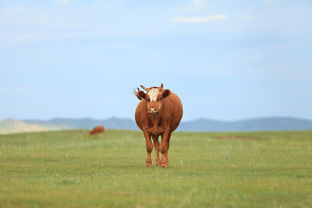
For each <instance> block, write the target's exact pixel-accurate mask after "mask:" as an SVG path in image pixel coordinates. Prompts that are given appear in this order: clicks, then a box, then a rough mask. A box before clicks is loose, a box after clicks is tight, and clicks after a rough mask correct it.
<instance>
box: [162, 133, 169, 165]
mask: <svg viewBox="0 0 312 208" xmlns="http://www.w3.org/2000/svg"><path fill="white" fill-rule="evenodd" d="M170 136H171V133H170V132H165V133H164V134H163V135H162V138H161V144H160V151H161V156H162V157H161V165H160V166H161V167H163V168H167V167H168V166H169V159H168V151H169V142H170Z"/></svg>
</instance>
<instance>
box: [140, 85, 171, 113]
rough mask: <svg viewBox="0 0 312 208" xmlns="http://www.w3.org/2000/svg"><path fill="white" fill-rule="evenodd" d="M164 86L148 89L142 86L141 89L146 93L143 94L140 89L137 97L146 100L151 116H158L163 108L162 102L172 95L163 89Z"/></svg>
mask: <svg viewBox="0 0 312 208" xmlns="http://www.w3.org/2000/svg"><path fill="white" fill-rule="evenodd" d="M163 87H164V86H163V84H161V85H160V87H150V88H146V87H144V86H143V85H141V88H142V89H143V90H145V91H146V93H145V92H143V91H142V90H140V89H139V88H137V89H138V91H137V92H135V95H136V96H137V98H139V99H140V100H142V99H145V100H146V104H147V110H148V113H150V114H158V113H159V112H160V110H161V107H162V100H163V99H164V98H166V97H168V96H169V95H170V90H168V89H163Z"/></svg>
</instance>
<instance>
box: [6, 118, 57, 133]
mask: <svg viewBox="0 0 312 208" xmlns="http://www.w3.org/2000/svg"><path fill="white" fill-rule="evenodd" d="M52 129H53V128H52V127H51V128H48V127H43V126H37V125H33V124H28V123H25V122H22V121H17V120H13V119H5V120H2V121H0V134H8V133H17V132H35V131H47V130H52Z"/></svg>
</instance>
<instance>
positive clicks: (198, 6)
mask: <svg viewBox="0 0 312 208" xmlns="http://www.w3.org/2000/svg"><path fill="white" fill-rule="evenodd" d="M207 7H208V5H207V3H206V2H205V0H192V3H191V4H189V5H188V6H186V7H183V8H178V9H176V11H177V12H184V13H190V12H199V11H202V10H205V9H206V8H207Z"/></svg>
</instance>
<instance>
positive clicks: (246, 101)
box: [0, 0, 312, 120]
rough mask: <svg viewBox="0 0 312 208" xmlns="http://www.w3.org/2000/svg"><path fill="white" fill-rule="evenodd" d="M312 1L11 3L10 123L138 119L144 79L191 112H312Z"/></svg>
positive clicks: (238, 115)
mask: <svg viewBox="0 0 312 208" xmlns="http://www.w3.org/2000/svg"><path fill="white" fill-rule="evenodd" d="M311 20H312V1H309V0H298V1H292V0H252V1H247V0H237V1H222V0H221V1H216V0H180V1H134V0H92V1H91V0H88V1H87V0H50V1H35V0H28V1H22V0H10V1H9V0H8V1H5V0H2V1H0V28H1V29H0V75H1V76H0V97H1V98H0V99H1V100H0V119H4V118H15V119H50V118H54V117H70V118H81V117H91V118H99V119H102V118H109V117H112V116H117V117H123V118H133V114H134V110H135V107H136V105H137V103H138V100H137V99H136V98H135V96H134V95H133V94H132V90H133V88H136V87H138V86H139V85H140V84H143V85H145V86H147V87H148V86H155V85H160V83H164V86H165V88H169V89H171V90H172V91H173V92H176V93H177V94H178V95H179V96H180V97H181V99H182V101H183V105H184V118H183V119H184V120H192V119H196V118H199V117H205V118H211V119H221V120H236V119H244V118H253V117H265V116H296V117H302V118H308V119H312V21H311Z"/></svg>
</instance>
